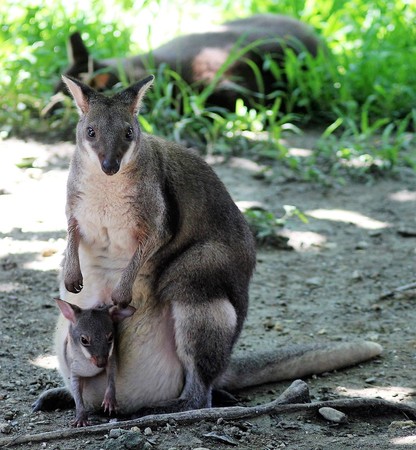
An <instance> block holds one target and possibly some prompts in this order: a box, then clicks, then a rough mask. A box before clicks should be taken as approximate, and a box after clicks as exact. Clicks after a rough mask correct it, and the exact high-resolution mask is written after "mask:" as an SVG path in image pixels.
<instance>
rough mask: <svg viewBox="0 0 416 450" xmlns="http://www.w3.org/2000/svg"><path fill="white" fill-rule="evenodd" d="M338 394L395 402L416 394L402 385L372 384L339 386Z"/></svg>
mask: <svg viewBox="0 0 416 450" xmlns="http://www.w3.org/2000/svg"><path fill="white" fill-rule="evenodd" d="M336 391H337V393H338V394H339V395H343V396H345V397H361V398H368V397H370V398H383V399H384V400H389V401H392V402H395V403H399V402H402V401H403V400H405V399H406V398H409V397H413V396H414V395H416V390H415V389H413V388H407V387H402V386H388V387H382V386H374V387H371V388H370V387H369V388H365V389H354V388H345V387H343V386H340V387H338V388H337V389H336Z"/></svg>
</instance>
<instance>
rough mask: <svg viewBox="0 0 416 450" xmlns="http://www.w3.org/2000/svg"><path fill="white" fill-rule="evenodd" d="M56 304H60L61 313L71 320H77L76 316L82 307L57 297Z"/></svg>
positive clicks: (73, 321)
mask: <svg viewBox="0 0 416 450" xmlns="http://www.w3.org/2000/svg"><path fill="white" fill-rule="evenodd" d="M54 300H55V301H56V304H57V305H58V306H59V309H60V310H61V313H62V314H63V316H64V317H65V318H66V319H68V320H69V321H70V322H72V323H75V322H76V318H77V317H76V316H77V314H79V313H80V312H81V308H79V307H78V306H76V305H72V304H71V303H68V302H65V301H64V300H61V299H60V298H55V299H54Z"/></svg>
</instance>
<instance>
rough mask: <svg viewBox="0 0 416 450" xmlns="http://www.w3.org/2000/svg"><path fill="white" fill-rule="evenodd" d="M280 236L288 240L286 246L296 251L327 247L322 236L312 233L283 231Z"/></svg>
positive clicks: (325, 240)
mask: <svg viewBox="0 0 416 450" xmlns="http://www.w3.org/2000/svg"><path fill="white" fill-rule="evenodd" d="M280 234H281V235H282V236H285V237H287V238H289V241H288V244H289V245H290V246H291V247H293V248H294V249H295V250H296V251H306V250H312V249H317V250H318V249H322V248H325V247H327V246H328V243H327V238H326V237H325V236H324V235H322V234H319V233H314V232H312V231H293V230H283V231H282V232H281V233H280Z"/></svg>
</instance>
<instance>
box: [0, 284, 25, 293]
mask: <svg viewBox="0 0 416 450" xmlns="http://www.w3.org/2000/svg"><path fill="white" fill-rule="evenodd" d="M20 287H21V285H20V284H19V283H0V292H3V293H5V294H8V293H11V292H14V291H17V290H18V289H19V288H20Z"/></svg>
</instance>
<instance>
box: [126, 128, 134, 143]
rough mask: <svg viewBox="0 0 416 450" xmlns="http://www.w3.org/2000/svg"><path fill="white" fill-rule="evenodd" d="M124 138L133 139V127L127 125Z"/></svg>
mask: <svg viewBox="0 0 416 450" xmlns="http://www.w3.org/2000/svg"><path fill="white" fill-rule="evenodd" d="M126 139H127V140H128V141H131V140H132V139H133V128H132V127H128V128H127V130H126Z"/></svg>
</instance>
